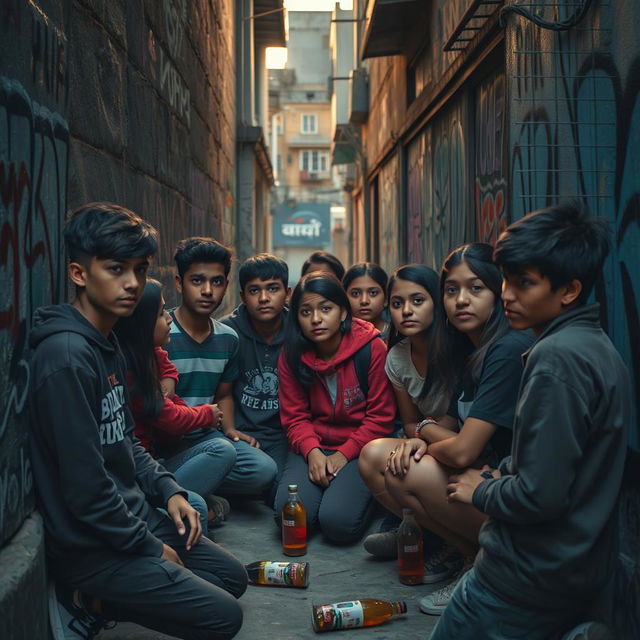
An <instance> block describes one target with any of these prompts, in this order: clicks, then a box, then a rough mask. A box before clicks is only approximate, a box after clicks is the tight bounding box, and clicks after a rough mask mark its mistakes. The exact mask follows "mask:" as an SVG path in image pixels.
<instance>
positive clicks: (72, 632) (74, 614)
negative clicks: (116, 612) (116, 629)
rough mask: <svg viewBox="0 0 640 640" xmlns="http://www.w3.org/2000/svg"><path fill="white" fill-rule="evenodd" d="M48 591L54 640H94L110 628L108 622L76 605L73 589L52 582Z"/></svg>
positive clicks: (50, 621)
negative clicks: (103, 630)
mask: <svg viewBox="0 0 640 640" xmlns="http://www.w3.org/2000/svg"><path fill="white" fill-rule="evenodd" d="M48 591H49V623H50V624H51V633H52V634H53V638H54V640H92V638H95V637H96V636H97V635H98V633H99V632H100V631H101V630H102V629H104V628H106V627H107V626H108V623H107V621H106V620H104V619H103V618H101V617H99V616H96V615H93V614H92V613H89V612H88V611H87V610H86V609H85V608H84V607H82V606H79V605H78V604H76V602H75V601H74V594H75V591H74V590H73V589H70V588H69V587H65V586H64V585H62V584H59V583H55V582H54V581H53V580H51V581H50V582H49V586H48Z"/></svg>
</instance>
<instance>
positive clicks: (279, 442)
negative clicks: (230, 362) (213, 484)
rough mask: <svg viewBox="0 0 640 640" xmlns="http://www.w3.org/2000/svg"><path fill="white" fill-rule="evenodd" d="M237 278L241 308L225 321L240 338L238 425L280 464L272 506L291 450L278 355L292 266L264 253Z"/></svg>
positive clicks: (269, 497)
mask: <svg viewBox="0 0 640 640" xmlns="http://www.w3.org/2000/svg"><path fill="white" fill-rule="evenodd" d="M238 277H239V280H240V298H241V300H242V304H240V305H239V306H238V307H237V308H236V309H235V310H234V311H233V313H231V314H230V315H229V316H227V317H226V318H223V320H222V322H223V323H225V324H226V325H228V326H229V327H232V328H233V329H234V330H235V331H236V333H237V334H238V335H239V336H240V348H239V351H238V364H239V367H240V377H239V378H238V380H236V382H235V383H234V385H233V404H234V408H235V423H236V425H237V426H238V427H239V428H241V429H242V430H243V431H244V432H245V433H249V434H251V435H252V436H253V437H254V438H256V440H258V441H259V443H260V447H261V449H262V450H263V451H265V452H266V453H268V454H269V455H270V456H271V457H272V458H273V459H274V460H275V462H276V465H277V468H278V473H277V476H276V478H275V479H274V482H273V484H272V485H271V487H270V488H268V491H267V494H266V499H267V502H268V503H269V504H270V505H272V504H273V500H274V498H275V491H276V488H277V485H278V480H279V478H280V475H281V474H282V470H283V469H284V463H285V460H286V458H287V451H288V450H289V443H288V441H287V437H286V436H285V433H284V430H283V429H282V425H281V424H280V403H279V400H278V356H279V355H280V348H281V347H282V343H283V341H284V334H285V329H286V324H287V316H288V313H289V310H288V309H287V308H286V306H285V305H286V303H287V300H288V299H289V295H290V294H291V289H290V287H289V286H288V283H289V268H288V267H287V263H286V262H285V261H284V260H282V259H281V258H278V257H277V256H274V255H271V254H269V253H261V254H259V255H256V256H253V257H251V258H248V259H247V260H245V261H244V262H243V263H242V265H241V266H240V270H239V272H238Z"/></svg>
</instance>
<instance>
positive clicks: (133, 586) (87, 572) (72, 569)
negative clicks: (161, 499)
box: [52, 517, 247, 640]
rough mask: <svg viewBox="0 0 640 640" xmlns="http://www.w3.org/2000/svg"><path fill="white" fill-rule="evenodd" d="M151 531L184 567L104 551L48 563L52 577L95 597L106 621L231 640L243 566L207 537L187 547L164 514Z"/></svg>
mask: <svg viewBox="0 0 640 640" xmlns="http://www.w3.org/2000/svg"><path fill="white" fill-rule="evenodd" d="M151 530H152V531H153V533H154V534H155V535H156V536H157V537H158V538H160V540H162V541H163V542H164V543H165V544H167V545H169V546H170V547H173V548H174V549H175V550H176V552H177V553H178V555H179V556H180V559H181V560H182V562H184V565H185V566H184V567H181V566H179V565H177V564H175V563H173V562H170V561H168V560H163V559H162V558H156V557H152V556H136V555H132V554H128V553H121V552H118V551H115V550H112V549H103V550H101V551H99V552H97V551H96V552H91V553H88V552H81V553H78V555H77V557H74V558H69V562H67V563H65V564H64V566H58V564H59V563H57V564H56V565H54V566H52V569H53V571H54V573H55V575H56V578H57V579H59V580H61V581H63V582H65V583H67V584H68V585H70V586H72V587H75V588H77V589H80V591H81V592H82V593H84V594H87V595H90V596H92V597H94V598H98V599H100V600H101V601H102V613H103V616H104V617H105V618H107V619H109V620H118V621H124V620H127V621H130V622H135V623H137V624H140V625H142V626H143V627H148V628H149V629H154V630H156V631H159V632H161V633H167V634H169V635H172V636H176V637H178V638H185V639H189V640H191V639H193V640H213V639H226V638H233V636H235V635H236V633H238V631H239V630H240V627H241V626H242V610H241V608H240V605H239V604H238V602H237V600H236V598H239V597H240V596H241V595H242V594H243V593H244V591H245V589H246V588H247V573H246V571H245V569H244V566H243V565H242V564H241V563H240V561H239V560H237V559H236V558H235V557H234V556H233V555H231V554H230V553H229V552H228V551H225V550H224V549H222V548H221V547H219V546H218V545H216V544H215V543H213V542H211V540H209V539H208V538H204V537H203V538H202V539H201V541H200V542H199V543H198V544H197V545H195V546H194V547H193V548H192V549H191V550H190V551H187V550H186V549H185V547H184V543H185V541H186V538H187V536H186V534H185V535H184V536H180V535H178V533H177V532H176V530H175V525H174V524H173V522H172V521H171V520H170V519H169V518H166V517H165V518H162V519H161V521H160V522H159V523H158V524H156V525H155V526H153V527H151Z"/></svg>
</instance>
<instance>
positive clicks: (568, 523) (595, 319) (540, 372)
mask: <svg viewBox="0 0 640 640" xmlns="http://www.w3.org/2000/svg"><path fill="white" fill-rule="evenodd" d="M524 357H525V368H524V372H523V375H522V381H521V383H520V391H519V394H518V402H517V405H516V415H515V421H514V427H513V443H512V448H511V456H509V457H507V458H505V459H504V460H503V461H502V463H501V464H500V471H501V472H502V473H503V474H504V475H503V476H502V477H501V478H498V479H495V480H485V481H484V482H482V483H481V484H480V485H479V486H478V487H477V488H476V490H475V492H474V494H473V504H474V505H475V506H476V507H477V508H478V509H480V510H481V511H483V512H484V513H487V514H488V515H489V516H490V518H489V519H488V520H487V522H486V523H485V524H484V525H483V527H482V529H481V530H480V536H479V542H480V553H479V554H478V557H477V558H476V563H475V571H476V574H477V576H478V579H479V580H480V581H481V582H482V583H484V584H485V585H486V586H488V587H489V588H490V589H491V590H492V591H494V592H495V593H497V594H498V595H499V596H500V597H501V598H502V599H503V600H505V601H507V602H513V603H515V604H517V605H520V606H525V607H529V608H538V609H543V610H547V611H548V610H567V609H569V608H572V609H575V610H579V609H581V608H583V607H584V606H585V605H587V604H588V602H589V601H590V600H591V599H592V598H593V597H594V596H595V595H596V594H597V593H598V592H599V591H600V590H601V589H602V588H603V586H604V584H605V583H606V581H607V579H608V577H609V576H610V573H611V571H612V568H613V566H614V561H615V556H616V553H617V526H616V522H617V513H616V501H617V497H618V492H619V490H620V484H621V479H622V472H623V468H624V460H625V455H626V448H627V437H626V429H627V426H628V424H629V420H630V401H631V397H632V395H631V389H630V383H629V376H628V372H627V369H626V367H625V365H624V363H623V361H622V358H621V357H620V355H619V354H618V352H617V351H616V349H615V347H614V346H613V344H612V343H611V341H610V340H609V338H608V337H607V335H606V334H605V332H604V331H603V330H602V328H601V327H600V322H599V305H597V304H592V305H588V306H583V307H578V308H576V309H573V310H571V311H569V312H568V313H566V314H564V315H562V316H560V317H558V318H556V319H555V320H554V321H553V322H552V323H551V324H550V325H549V327H548V328H547V329H546V330H545V331H544V333H543V334H542V335H541V336H540V337H539V338H538V340H537V342H536V343H535V344H534V345H533V347H531V349H530V350H529V351H528V352H527V353H526V354H525V356H524Z"/></svg>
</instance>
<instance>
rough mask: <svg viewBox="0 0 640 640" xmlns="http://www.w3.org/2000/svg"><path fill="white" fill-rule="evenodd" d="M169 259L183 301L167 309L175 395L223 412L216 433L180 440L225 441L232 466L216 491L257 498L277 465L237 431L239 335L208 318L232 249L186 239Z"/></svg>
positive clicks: (210, 241) (207, 240)
mask: <svg viewBox="0 0 640 640" xmlns="http://www.w3.org/2000/svg"><path fill="white" fill-rule="evenodd" d="M174 259H175V261H176V265H177V267H178V273H177V274H176V276H175V285H176V290H177V291H178V293H179V294H180V295H181V297H182V301H181V303H180V305H179V306H178V307H176V308H175V309H174V310H173V311H171V316H172V318H173V324H172V326H171V334H170V335H171V341H170V342H169V344H168V345H167V346H166V347H165V349H166V351H167V353H168V354H169V359H170V360H171V361H172V362H173V364H174V365H175V366H176V367H177V369H178V372H179V374H180V379H179V381H178V385H177V387H176V393H177V394H178V395H179V396H180V397H181V398H182V399H183V400H184V401H185V402H186V403H187V404H188V405H190V406H197V405H200V404H217V405H218V407H219V408H220V409H221V410H222V421H221V426H220V431H210V430H202V431H201V432H198V431H194V432H192V433H190V434H188V435H186V436H184V440H185V444H186V445H187V446H189V447H192V446H193V445H194V444H195V443H196V442H202V441H204V440H210V439H212V438H224V437H227V438H229V439H230V440H231V441H232V443H233V445H234V447H235V449H236V453H237V456H236V462H235V465H234V466H233V468H232V469H231V471H230V472H229V475H228V476H227V477H226V479H225V480H224V481H223V483H222V484H221V485H220V487H219V489H218V490H219V491H220V493H223V494H224V493H226V494H242V495H260V493H261V492H262V491H264V490H265V489H268V488H269V487H270V486H271V483H272V482H273V479H274V478H275V476H276V471H277V469H276V463H275V462H274V461H273V459H272V458H271V457H269V456H268V455H267V454H266V453H264V452H263V451H261V450H260V444H259V442H258V441H257V440H256V439H255V438H254V437H253V436H252V435H250V434H248V433H245V432H244V431H240V430H238V429H236V425H235V421H234V400H233V395H232V392H233V383H234V381H235V380H236V379H237V377H238V375H239V365H238V343H239V340H238V334H237V333H236V332H235V331H234V330H233V329H232V328H231V327H229V326H227V325H225V324H222V322H220V321H218V320H215V319H213V318H211V314H212V313H213V312H214V311H215V310H216V309H217V308H218V307H219V306H220V304H221V303H222V300H223V298H224V294H225V292H226V290H227V286H228V284H229V272H230V270H231V251H230V250H229V249H228V248H227V247H225V246H223V245H222V244H220V243H219V242H217V241H216V240H214V239H213V238H196V237H194V238H186V239H184V240H181V241H180V242H179V243H178V246H177V248H176V253H175V256H174Z"/></svg>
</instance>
